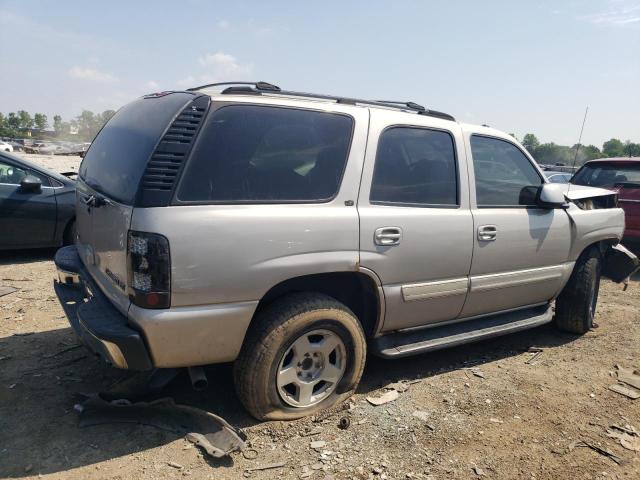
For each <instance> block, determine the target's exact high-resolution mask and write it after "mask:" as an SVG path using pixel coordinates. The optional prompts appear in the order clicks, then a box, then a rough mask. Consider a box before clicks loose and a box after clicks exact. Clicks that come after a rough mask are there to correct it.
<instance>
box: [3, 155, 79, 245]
mask: <svg viewBox="0 0 640 480" xmlns="http://www.w3.org/2000/svg"><path fill="white" fill-rule="evenodd" d="M75 200H76V199H75V182H74V181H73V180H71V179H69V178H67V177H64V176H62V175H59V174H57V173H55V172H52V171H50V170H47V169H45V168H42V167H40V166H37V165H35V164H33V163H32V162H29V161H26V160H24V159H22V158H19V157H18V156H16V155H13V154H11V153H7V152H0V225H2V234H1V235H0V250H5V249H17V248H36V247H38V248H39V247H59V246H61V245H64V244H70V243H73V235H74V231H75V216H76V214H75Z"/></svg>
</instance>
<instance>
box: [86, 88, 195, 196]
mask: <svg viewBox="0 0 640 480" xmlns="http://www.w3.org/2000/svg"><path fill="white" fill-rule="evenodd" d="M190 100H193V95H189V94H185V93H172V94H170V95H166V96H163V97H159V98H141V99H139V100H136V101H134V102H131V103H129V104H128V105H126V106H124V107H122V108H121V109H120V110H118V112H117V113H116V114H115V115H114V116H113V118H111V120H109V122H107V124H106V125H105V126H104V128H103V129H102V130H101V131H100V133H98V135H97V136H96V138H95V140H94V141H93V143H92V144H91V147H90V148H89V150H88V151H87V153H86V155H85V157H84V160H83V161H82V165H81V166H80V172H79V173H80V178H82V180H84V181H85V182H86V183H87V185H89V186H90V187H91V188H93V189H94V190H96V191H98V192H100V193H102V194H104V195H106V196H108V197H110V198H112V199H114V200H116V201H118V202H121V203H126V204H132V203H133V200H134V198H135V195H136V191H137V190H138V184H139V183H140V178H141V177H142V174H143V173H144V170H145V167H146V165H147V160H149V157H151V154H152V153H153V150H154V149H155V146H156V145H157V143H158V142H159V140H160V137H161V136H162V134H163V133H164V131H165V130H166V129H167V127H168V126H169V124H170V123H171V121H172V120H173V117H174V116H175V115H176V114H177V113H178V112H179V111H180V110H181V109H182V108H183V107H184V106H185V105H186V103H187V102H188V101H190Z"/></svg>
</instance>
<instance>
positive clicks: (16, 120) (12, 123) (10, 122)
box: [6, 112, 20, 130]
mask: <svg viewBox="0 0 640 480" xmlns="http://www.w3.org/2000/svg"><path fill="white" fill-rule="evenodd" d="M6 122H7V126H8V127H9V128H11V129H12V130H18V129H19V128H20V117H18V115H16V114H15V113H14V112H9V115H7V120H6Z"/></svg>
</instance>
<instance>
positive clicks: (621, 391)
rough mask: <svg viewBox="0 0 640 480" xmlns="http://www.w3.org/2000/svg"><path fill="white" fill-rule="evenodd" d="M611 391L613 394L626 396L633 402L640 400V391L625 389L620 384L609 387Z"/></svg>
mask: <svg viewBox="0 0 640 480" xmlns="http://www.w3.org/2000/svg"><path fill="white" fill-rule="evenodd" d="M609 390H611V391H612V392H616V393H619V394H620V395H624V396H625V397H627V398H630V399H631V400H636V399H638V398H640V391H638V390H636V389H635V388H630V387H625V386H624V385H622V384H620V383H614V384H613V385H609Z"/></svg>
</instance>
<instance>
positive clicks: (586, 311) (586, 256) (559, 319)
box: [555, 247, 602, 334]
mask: <svg viewBox="0 0 640 480" xmlns="http://www.w3.org/2000/svg"><path fill="white" fill-rule="evenodd" d="M601 269H602V256H601V255H600V250H599V249H598V248H597V247H591V248H589V249H588V250H586V251H585V252H583V253H582V255H580V258H578V261H577V262H576V264H575V267H574V268H573V272H572V273H571V277H570V278H569V281H568V282H567V285H565V287H564V289H563V290H562V292H561V293H560V296H559V297H558V299H557V300H556V316H555V323H556V326H557V327H558V328H559V329H560V330H563V331H565V332H570V333H577V334H583V333H586V332H588V331H589V329H591V328H592V327H593V318H594V316H595V313H596V304H597V302H598V292H599V290H600V272H601Z"/></svg>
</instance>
